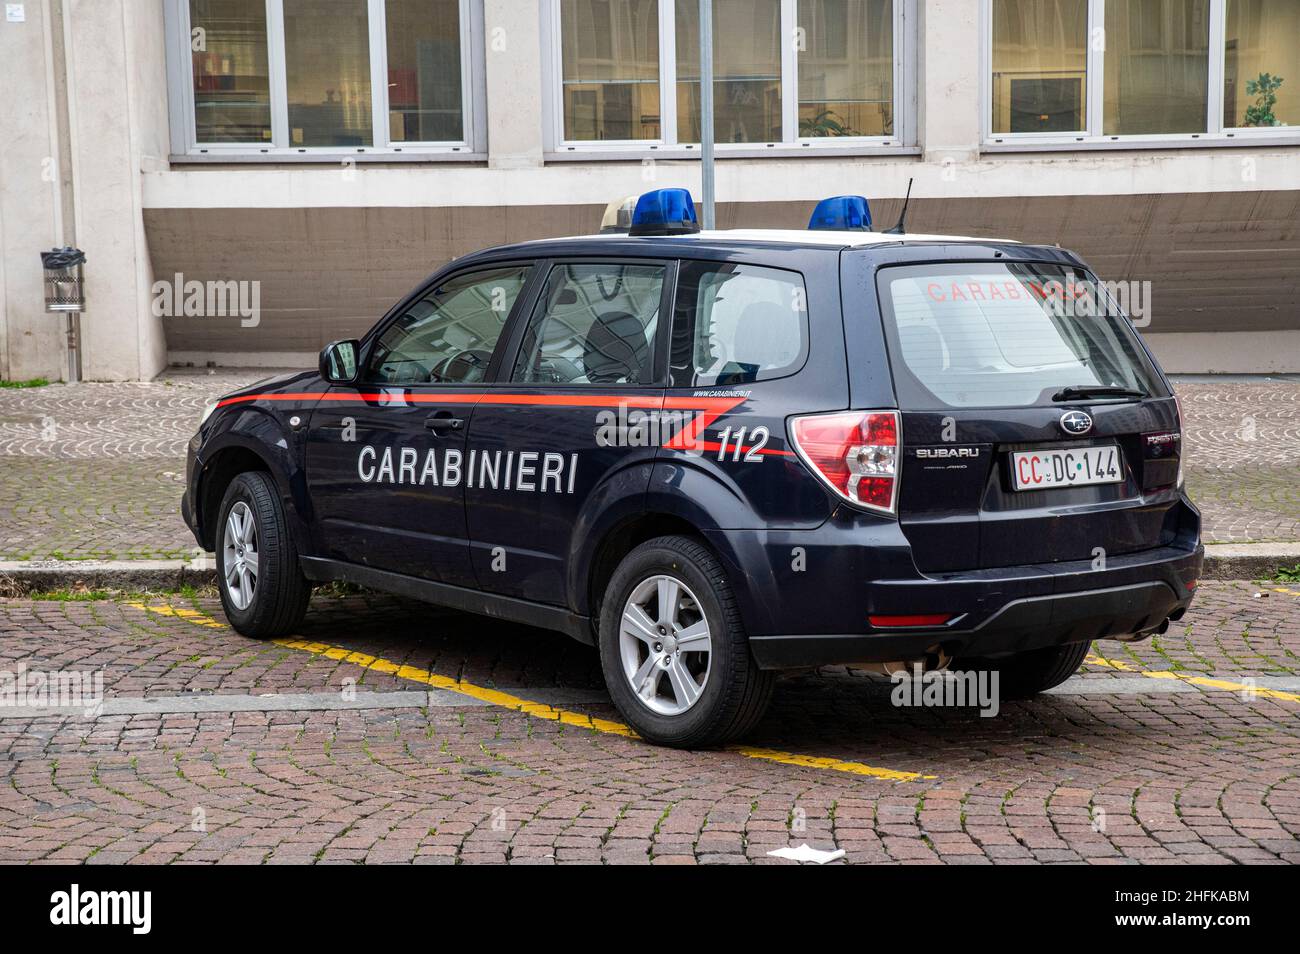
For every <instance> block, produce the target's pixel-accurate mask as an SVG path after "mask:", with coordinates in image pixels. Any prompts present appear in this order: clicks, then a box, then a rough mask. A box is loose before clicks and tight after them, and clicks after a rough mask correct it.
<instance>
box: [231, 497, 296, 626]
mask: <svg viewBox="0 0 1300 954" xmlns="http://www.w3.org/2000/svg"><path fill="white" fill-rule="evenodd" d="M218 515H219V517H218V522H217V532H216V547H217V589H218V590H219V591H220V593H221V606H222V608H223V609H224V610H225V611H226V618H227V619H228V620H230V625H231V626H233V627H234V629H235V631H236V632H238V633H242V634H243V635H245V636H252V637H254V638H256V639H269V638H271V637H273V636H284V635H287V634H288V633H289V632H291V631H292V630H294V629H296V628H297V626H298V624H299V623H301V622H302V618H303V615H304V614H305V613H306V612H307V602H308V601H309V600H310V599H311V584H310V583H308V582H307V578H306V577H304V576H303V575H302V568H301V566H300V565H299V563H298V548H297V547H296V546H295V545H294V542H293V538H292V537H291V536H290V535H289V526H288V522H287V521H286V520H285V516H284V506H283V504H281V502H280V495H279V494H278V493H277V491H276V489H275V484H274V482H273V481H272V480H271V477H270V475H269V474H265V473H262V472H261V471H249V472H247V473H243V474H240V475H238V476H237V477H235V479H234V480H232V481H231V482H230V486H229V487H227V488H226V494H225V496H224V497H223V498H222V500H221V508H220V509H219V510H218ZM232 516H233V517H234V518H235V521H236V523H235V525H234V526H232V523H231V520H232ZM250 519H251V522H252V526H251V535H250V533H249V532H245V533H243V534H242V537H241V539H240V540H234V539H233V538H234V537H236V536H239V533H238V532H237V530H236V527H240V528H247V526H248V524H247V521H248V520H250ZM250 541H251V547H250ZM250 551H251V553H252V555H253V556H255V558H256V563H255V564H252V565H250V563H248V562H245V563H244V564H243V570H244V571H246V572H241V571H240V566H241V564H240V562H239V558H240V554H241V553H242V554H243V555H244V559H245V560H247V556H248V554H249V553H250ZM254 565H255V567H256V569H255V571H254V570H253V569H252V566H254ZM250 580H251V583H252V585H251V587H250V586H248V583H249V582H250Z"/></svg>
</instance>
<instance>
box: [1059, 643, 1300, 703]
mask: <svg viewBox="0 0 1300 954" xmlns="http://www.w3.org/2000/svg"><path fill="white" fill-rule="evenodd" d="M1084 662H1088V663H1092V664H1093V665H1094V666H1106V667H1108V668H1110V669H1115V670H1118V671H1120V672H1131V673H1133V674H1134V675H1138V676H1146V677H1147V678H1148V679H1177V680H1179V681H1180V682H1186V683H1190V684H1191V685H1193V686H1202V687H1204V688H1206V689H1222V690H1224V691H1225V692H1247V693H1251V694H1253V695H1257V696H1263V697H1264V698H1265V699H1281V700H1283V701H1285V702H1300V693H1295V692H1283V691H1282V690H1281V689H1261V688H1259V687H1258V686H1252V685H1248V684H1247V683H1244V682H1231V681H1229V680H1227V679H1211V678H1209V677H1208V676H1191V675H1185V674H1183V673H1181V672H1170V671H1169V670H1154V671H1153V670H1147V669H1138V668H1137V667H1136V666H1130V665H1129V664H1128V663H1124V662H1120V661H1119V660H1117V659H1105V658H1103V657H1101V656H1098V655H1096V654H1095V653H1089V654H1088V655H1087V656H1086V657H1084Z"/></svg>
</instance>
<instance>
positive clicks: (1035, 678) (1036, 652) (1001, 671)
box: [953, 641, 1092, 699]
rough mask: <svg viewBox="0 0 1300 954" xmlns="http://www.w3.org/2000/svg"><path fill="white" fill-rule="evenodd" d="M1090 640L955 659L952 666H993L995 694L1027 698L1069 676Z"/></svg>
mask: <svg viewBox="0 0 1300 954" xmlns="http://www.w3.org/2000/svg"><path fill="white" fill-rule="evenodd" d="M1091 648H1092V643H1090V642H1086V641H1085V642H1082V643H1066V644H1065V645H1063V646H1047V647H1044V648H1043V649H1031V650H1028V651H1027V652H1023V653H1013V654H1012V655H1010V656H1000V657H998V658H995V659H977V658H971V659H958V660H957V661H956V662H955V663H953V668H954V669H961V670H966V671H971V670H975V671H984V670H996V671H997V673H998V695H1000V696H1001V697H1002V698H1004V699H1028V698H1029V697H1030V696H1036V695H1038V693H1040V692H1046V691H1047V690H1048V689H1052V688H1054V687H1056V686H1059V685H1060V684H1061V683H1063V682H1065V680H1067V679H1069V678H1070V677H1071V676H1073V675H1074V674H1075V673H1076V672H1078V671H1079V667H1080V666H1082V665H1083V659H1084V657H1085V656H1087V655H1088V650H1089V649H1091Z"/></svg>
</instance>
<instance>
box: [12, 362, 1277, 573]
mask: <svg viewBox="0 0 1300 954" xmlns="http://www.w3.org/2000/svg"><path fill="white" fill-rule="evenodd" d="M271 373H272V372H270V371H265V370H261V369H259V370H256V371H250V370H244V371H230V370H222V371H220V372H216V373H208V372H205V371H203V370H202V369H198V370H195V369H173V370H172V371H169V372H168V373H167V374H165V375H163V376H162V377H160V378H159V379H158V380H157V381H155V382H152V383H148V384H77V385H51V386H49V387H45V388H34V389H28V390H10V389H0V560H40V559H74V560H75V559H100V560H110V559H181V558H185V557H189V556H193V555H195V553H196V551H195V548H194V541H193V539H192V538H191V536H190V534H189V532H188V531H187V530H186V529H185V526H184V525H183V524H182V523H181V519H180V514H179V507H180V494H181V491H182V489H183V488H182V484H183V481H184V471H185V444H186V442H187V441H188V440H189V438H190V436H191V435H192V434H193V432H194V429H195V427H196V426H197V424H198V419H199V415H200V413H201V412H202V409H203V406H204V405H205V404H206V403H207V402H208V401H210V400H212V399H213V398H215V397H218V396H220V395H221V394H224V393H226V392H228V391H231V390H233V389H235V388H236V387H240V386H242V385H244V384H247V383H249V382H251V381H253V380H256V379H258V378H261V377H265V376H267V375H269V374H271ZM1178 390H1179V393H1180V395H1181V396H1182V401H1183V407H1184V410H1185V412H1186V414H1187V427H1186V442H1187V448H1188V467H1187V483H1188V489H1189V492H1190V493H1191V495H1192V498H1193V499H1194V500H1195V501H1196V502H1197V503H1198V505H1199V506H1200V507H1201V509H1202V512H1203V514H1204V517H1205V539H1206V541H1207V542H1211V543H1239V542H1250V541H1300V381H1298V380H1278V381H1261V382H1258V383H1254V382H1252V383H1240V382H1236V383H1226V382H1225V383H1201V382H1196V383H1184V384H1180V385H1179V387H1178Z"/></svg>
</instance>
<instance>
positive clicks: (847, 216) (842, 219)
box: [808, 195, 871, 232]
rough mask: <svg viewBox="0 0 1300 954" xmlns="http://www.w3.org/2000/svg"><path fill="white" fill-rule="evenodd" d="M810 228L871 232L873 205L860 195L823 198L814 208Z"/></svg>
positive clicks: (809, 221)
mask: <svg viewBox="0 0 1300 954" xmlns="http://www.w3.org/2000/svg"><path fill="white" fill-rule="evenodd" d="M808 228H810V229H815V230H818V231H822V230H830V231H838V232H870V231H871V207H870V206H869V205H867V200H866V199H864V198H863V197H862V196H860V195H837V196H833V197H832V198H829V199H822V200H821V201H820V202H818V203H817V208H815V209H813V214H812V218H810V219H809V220H808Z"/></svg>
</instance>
